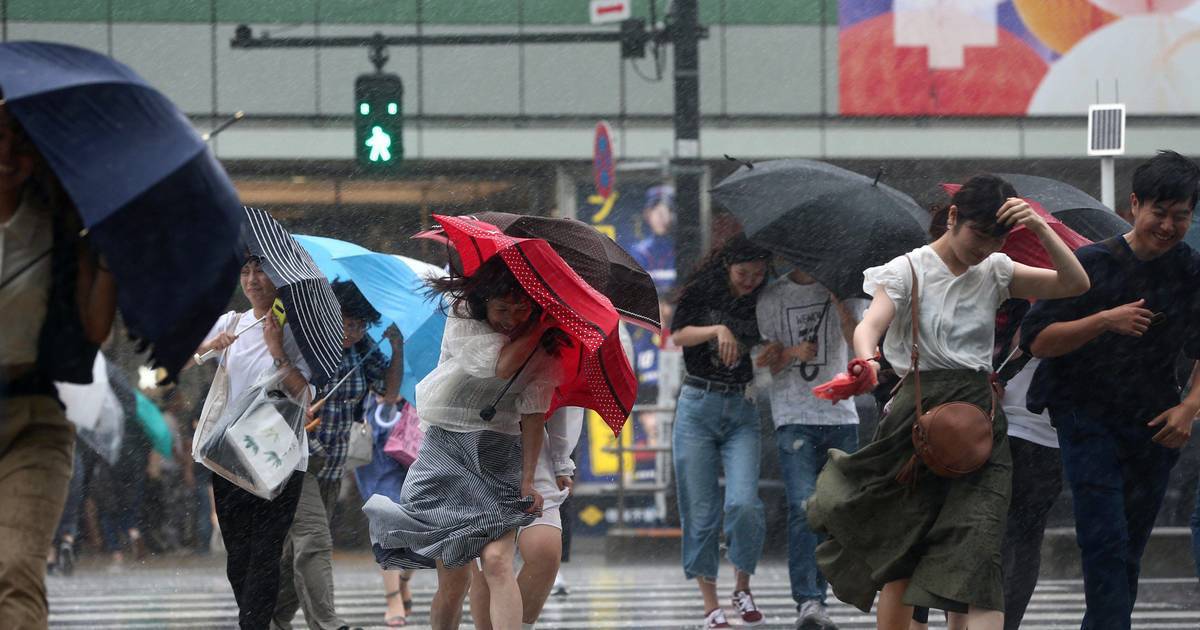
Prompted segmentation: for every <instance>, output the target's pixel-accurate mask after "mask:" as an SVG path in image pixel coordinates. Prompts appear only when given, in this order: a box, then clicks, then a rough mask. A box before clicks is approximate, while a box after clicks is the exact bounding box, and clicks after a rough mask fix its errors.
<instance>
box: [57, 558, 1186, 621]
mask: <svg viewBox="0 0 1200 630" xmlns="http://www.w3.org/2000/svg"><path fill="white" fill-rule="evenodd" d="M587 577H588V579H587V580H586V582H585V581H583V580H579V581H577V582H576V584H575V585H574V586H573V587H572V591H571V594H570V596H569V597H566V598H559V597H552V598H551V599H550V600H549V601H548V602H547V604H546V606H545V609H544V611H543V615H542V620H541V621H540V622H539V624H538V627H539V628H543V629H550V628H557V629H561V630H609V629H612V630H622V629H634V628H636V629H638V630H657V629H660V628H661V629H662V630H667V629H674V628H696V627H698V626H699V625H700V621H701V619H702V615H701V613H700V608H701V605H700V597H699V593H698V592H697V591H696V587H695V585H694V583H692V582H687V581H684V580H682V579H679V578H678V577H677V576H676V575H675V572H673V571H666V570H663V569H656V570H654V571H652V572H650V573H649V574H641V573H639V574H638V575H637V577H636V578H635V577H631V576H630V575H629V574H628V573H622V572H621V571H617V570H613V569H612V568H610V567H595V568H592V569H588V571H587ZM137 579H138V578H136V577H131V578H129V579H128V580H127V582H128V584H126V583H125V582H121V583H118V584H116V585H114V584H113V583H112V582H110V581H107V580H104V579H103V578H99V579H96V578H92V581H91V582H88V581H86V580H82V581H81V580H79V579H77V578H71V579H61V578H56V579H52V580H51V581H50V583H49V584H48V587H49V599H50V608H51V617H50V626H51V628H63V629H65V630H79V629H83V628H87V629H88V630H116V629H118V628H120V629H122V630H149V629H151V628H153V629H155V630H201V629H209V628H228V627H231V626H233V625H236V622H237V608H236V605H235V603H234V601H233V596H232V593H231V592H229V590H228V586H227V585H226V584H224V582H223V581H221V580H220V579H214V578H213V577H212V576H211V575H206V576H191V575H183V574H180V575H178V576H176V577H174V578H172V579H170V580H166V579H164V580H162V581H161V583H157V582H156V581H154V580H149V582H148V583H141V584H139V583H138V582H136V580H137ZM633 579H641V580H643V581H644V582H645V583H644V584H637V583H633V582H632V580H633ZM1146 582H1147V583H1150V581H1146ZM1156 583H1157V584H1162V585H1183V586H1187V585H1190V584H1194V582H1192V581H1188V580H1159V581H1156ZM139 585H140V588H137V590H133V589H134V588H135V587H137V586H139ZM336 585H337V588H336V596H335V601H336V604H337V608H338V612H339V614H340V615H341V616H342V617H343V619H344V620H345V621H346V622H347V623H350V624H351V625H361V626H364V627H367V628H371V627H381V625H382V619H383V615H384V612H385V610H386V603H385V600H384V597H383V592H382V585H381V584H379V582H378V575H377V574H375V575H369V574H367V573H365V572H360V573H357V574H346V573H343V574H339V576H338V579H337V581H336ZM414 585H415V586H414V588H413V595H414V599H415V600H416V601H417V610H416V611H414V613H415V614H414V615H413V616H412V617H410V625H409V626H407V627H408V628H410V629H423V628H428V627H429V626H428V623H429V617H428V609H427V606H428V602H429V600H430V598H431V597H432V595H433V591H434V583H433V579H432V574H429V575H428V577H421V578H419V579H418V581H417V582H414ZM754 592H755V599H756V601H757V603H758V605H759V607H760V609H761V610H762V611H763V614H764V615H765V616H766V618H767V623H766V624H765V625H763V626H760V627H759V628H760V629H761V630H782V629H784V628H787V629H791V628H793V626H794V623H795V615H796V612H795V603H794V602H793V601H792V597H791V589H790V587H789V586H788V584H787V576H786V572H783V571H778V570H773V571H769V572H764V574H762V575H759V576H756V578H755V588H754ZM725 603H726V604H728V602H725ZM1184 605H1186V606H1190V607H1195V605H1196V603H1195V602H1186V603H1185V604H1184ZM1183 607H1184V606H1183V605H1180V604H1174V603H1166V602H1161V601H1158V602H1150V601H1146V602H1143V603H1139V604H1138V606H1137V609H1136V610H1135V612H1134V616H1133V628H1134V629H1135V630H1183V629H1185V628H1186V629H1187V630H1196V629H1197V628H1200V610H1196V609H1193V610H1183V609H1182V608H1183ZM464 608H466V607H464ZM726 610H727V613H728V614H729V616H730V617H731V621H733V622H734V623H735V626H736V625H737V622H736V621H735V619H734V617H735V615H734V614H732V612H731V610H730V609H729V607H728V606H726ZM1083 612H1084V595H1083V592H1082V583H1081V582H1080V581H1078V580H1045V581H1043V583H1041V584H1039V586H1038V590H1037V592H1036V593H1035V594H1034V597H1033V600H1032V602H1031V603H1030V606H1029V608H1028V611H1027V613H1026V616H1025V619H1024V622H1023V623H1022V626H1021V627H1022V629H1023V630H1076V629H1077V628H1078V627H1079V622H1080V619H1081V618H1082V616H1083ZM829 613H830V616H831V617H832V618H833V620H834V621H835V622H836V623H837V624H838V626H839V627H840V628H842V629H843V630H869V629H871V628H874V627H875V618H874V616H873V615H871V614H864V613H862V612H860V611H858V610H856V609H854V608H852V607H850V606H847V605H845V604H843V603H841V602H837V601H836V600H833V599H832V598H831V600H830V605H829ZM937 617H938V616H937V615H935V620H934V623H933V625H932V627H934V628H944V624H943V623H942V622H941V621H940V619H938V618H937ZM302 619H303V615H302V614H300V615H298V616H297V619H296V623H295V625H296V627H297V628H302V627H304V626H303V621H302ZM463 627H464V628H469V627H470V615H469V611H468V612H467V614H465V615H464V620H463Z"/></svg>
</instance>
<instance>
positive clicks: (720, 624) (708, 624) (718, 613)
mask: <svg viewBox="0 0 1200 630" xmlns="http://www.w3.org/2000/svg"><path fill="white" fill-rule="evenodd" d="M704 627H705V628H732V627H733V626H731V625H729V621H728V620H726V619H725V611H724V610H721V609H720V608H714V609H712V611H711V612H709V613H708V616H706V617H705V618H704Z"/></svg>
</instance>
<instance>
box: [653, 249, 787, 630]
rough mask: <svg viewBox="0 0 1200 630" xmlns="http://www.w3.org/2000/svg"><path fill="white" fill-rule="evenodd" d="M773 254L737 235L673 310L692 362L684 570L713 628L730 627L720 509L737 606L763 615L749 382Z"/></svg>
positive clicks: (681, 467)
mask: <svg viewBox="0 0 1200 630" xmlns="http://www.w3.org/2000/svg"><path fill="white" fill-rule="evenodd" d="M770 256H771V253H770V252H768V251H767V250H765V249H763V248H761V247H758V246H757V245H754V244H753V243H751V242H750V241H749V240H748V239H747V238H746V237H745V236H741V235H738V236H735V237H734V238H732V239H731V240H730V241H729V242H728V243H727V244H726V245H725V246H724V247H722V248H721V249H719V250H717V251H715V252H713V253H712V254H711V255H710V256H709V257H708V259H707V260H706V261H705V262H704V263H702V264H701V265H700V267H699V269H697V270H696V272H695V273H694V274H693V275H692V277H691V279H690V280H689V281H688V283H687V284H686V285H684V287H683V290H682V293H681V295H680V298H679V306H678V308H676V310H675V319H674V327H675V330H674V332H673V333H672V338H673V339H674V341H675V343H676V344H677V345H679V346H682V347H683V360H684V364H685V366H686V368H687V376H686V377H685V378H684V379H683V388H682V389H681V390H680V392H679V402H678V403H677V404H676V408H675V426H674V429H673V436H672V438H673V440H674V450H673V459H674V463H675V479H676V483H677V484H678V493H679V499H678V500H679V520H680V522H681V523H682V525H683V571H684V574H685V575H686V576H687V577H688V579H692V578H695V579H696V581H697V583H698V584H699V585H700V594H701V596H702V597H703V598H704V614H705V620H704V623H705V627H707V628H728V627H730V625H729V622H728V621H727V620H726V618H725V612H724V611H723V610H722V609H721V605H720V603H719V602H718V599H717V564H718V558H719V550H718V543H719V540H720V537H721V517H722V512H724V520H725V539H726V542H727V543H728V545H729V552H728V556H729V560H730V562H732V563H733V566H734V570H735V573H736V580H737V584H736V587H735V588H734V592H733V607H734V609H735V610H737V611H738V614H739V615H740V616H741V618H742V621H743V623H744V624H747V625H758V624H760V623H762V622H763V615H762V613H761V612H760V611H759V610H758V607H757V606H756V605H755V604H754V598H753V596H752V595H751V594H750V576H751V575H753V574H754V570H755V568H756V567H757V566H758V560H759V557H760V556H761V555H762V546H763V538H764V536H765V535H766V517H765V514H764V511H763V504H762V501H761V500H760V499H759V497H758V476H759V453H760V448H759V443H760V440H761V437H760V436H761V431H760V428H759V421H758V410H757V409H756V407H755V403H754V401H753V400H751V399H750V398H749V397H748V394H747V389H746V388H747V385H748V384H749V383H750V381H751V380H752V379H753V378H754V369H753V366H752V365H751V360H750V348H751V347H752V346H754V345H755V344H757V343H759V341H760V336H759V332H758V319H757V315H756V311H755V305H756V303H757V302H758V294H759V293H760V292H761V291H762V287H763V284H764V280H765V279H766V275H767V260H768V259H769V258H770ZM718 461H719V462H722V464H723V466H724V469H725V500H724V509H722V503H721V494H720V493H721V488H720V486H719V485H718V479H717V467H716V466H714V465H713V464H714V463H715V462H718Z"/></svg>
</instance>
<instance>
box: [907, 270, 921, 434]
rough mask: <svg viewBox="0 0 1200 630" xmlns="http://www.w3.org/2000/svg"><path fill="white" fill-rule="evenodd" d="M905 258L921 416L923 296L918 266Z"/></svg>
mask: <svg viewBox="0 0 1200 630" xmlns="http://www.w3.org/2000/svg"><path fill="white" fill-rule="evenodd" d="M904 260H907V261H908V270H909V271H910V272H911V273H912V299H910V300H909V302H910V306H911V307H912V354H911V358H912V366H911V368H910V373H911V374H912V375H913V381H914V385H915V386H916V388H917V417H918V418H920V417H921V416H923V415H925V409H924V403H923V402H922V401H921V346H920V339H921V328H920V326H919V325H918V323H917V322H918V321H920V320H918V319H917V318H918V316H919V313H920V310H921V308H920V304H921V296H920V290H919V289H918V287H917V284H918V282H917V268H916V266H914V265H913V261H912V258H910V257H909V256H908V254H905V255H904Z"/></svg>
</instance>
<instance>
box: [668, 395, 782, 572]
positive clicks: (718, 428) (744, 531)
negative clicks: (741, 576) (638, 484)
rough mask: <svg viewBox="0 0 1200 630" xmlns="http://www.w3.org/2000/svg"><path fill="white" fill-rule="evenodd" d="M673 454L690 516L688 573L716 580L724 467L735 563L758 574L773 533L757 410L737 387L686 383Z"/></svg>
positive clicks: (682, 510)
mask: <svg viewBox="0 0 1200 630" xmlns="http://www.w3.org/2000/svg"><path fill="white" fill-rule="evenodd" d="M672 433H673V447H672V453H673V455H672V456H673V458H674V461H675V480H676V484H677V487H678V490H679V520H680V521H681V522H682V523H683V572H684V573H685V574H686V575H687V577H688V579H691V578H694V577H704V578H711V579H716V577H717V564H718V560H719V554H720V550H719V543H720V537H721V512H722V501H721V487H720V485H719V483H718V479H717V474H718V470H719V468H718V466H717V462H721V464H722V466H723V467H724V469H725V499H724V504H723V507H724V513H725V528H724V529H725V541H726V543H727V544H728V545H729V551H728V556H729V561H730V562H731V563H733V566H734V568H736V569H738V570H741V571H744V572H746V573H754V569H755V568H756V567H757V566H758V559H759V557H761V556H762V547H763V539H764V538H765V537H766V531H767V523H766V514H765V512H764V510H763V503H762V500H761V499H759V498H758V466H759V447H760V444H761V437H760V433H759V427H758V410H757V409H755V407H754V403H753V402H751V401H749V400H746V398H745V396H743V395H742V394H738V393H717V392H708V391H705V390H703V389H699V388H697V387H693V386H691V385H684V386H683V389H682V390H681V391H680V392H679V402H678V404H677V406H676V408H675V427H674V430H673V432H672Z"/></svg>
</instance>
